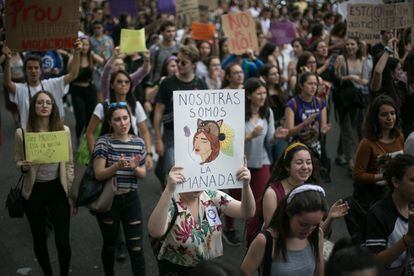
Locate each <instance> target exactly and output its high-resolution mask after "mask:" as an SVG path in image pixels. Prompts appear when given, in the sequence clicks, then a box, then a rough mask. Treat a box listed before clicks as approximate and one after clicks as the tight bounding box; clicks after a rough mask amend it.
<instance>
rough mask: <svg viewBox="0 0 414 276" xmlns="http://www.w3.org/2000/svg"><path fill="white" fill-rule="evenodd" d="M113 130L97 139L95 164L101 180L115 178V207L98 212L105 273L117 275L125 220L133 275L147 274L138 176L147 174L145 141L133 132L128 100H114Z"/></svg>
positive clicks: (109, 111) (111, 108)
mask: <svg viewBox="0 0 414 276" xmlns="http://www.w3.org/2000/svg"><path fill="white" fill-rule="evenodd" d="M105 120H106V121H107V122H108V124H109V126H110V129H111V131H110V132H109V133H108V134H105V135H103V136H101V137H99V139H98V140H97V141H96V144H95V148H94V150H93V154H92V156H93V168H94V173H95V177H96V179H98V180H106V179H109V178H111V177H113V178H115V183H116V192H115V197H114V200H113V203H112V207H111V210H110V211H108V212H105V213H94V214H95V215H96V219H97V221H98V224H99V228H100V230H101V233H102V238H103V248H102V262H103V267H104V271H105V275H114V260H115V245H116V241H117V237H118V232H119V229H120V227H119V225H120V223H122V227H123V229H124V234H125V240H126V245H127V249H128V253H129V256H130V259H131V266H132V272H133V275H145V260H144V254H143V251H142V246H143V244H142V241H143V235H142V212H141V203H140V199H139V195H138V193H137V187H138V178H144V177H145V176H146V168H145V157H146V150H145V143H144V141H143V140H142V139H141V138H139V137H137V136H135V135H134V134H133V132H132V116H131V114H130V112H129V108H128V106H127V104H126V103H112V104H110V106H109V108H108V109H107V111H106V114H105Z"/></svg>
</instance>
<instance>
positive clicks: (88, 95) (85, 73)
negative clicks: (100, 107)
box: [68, 36, 104, 139]
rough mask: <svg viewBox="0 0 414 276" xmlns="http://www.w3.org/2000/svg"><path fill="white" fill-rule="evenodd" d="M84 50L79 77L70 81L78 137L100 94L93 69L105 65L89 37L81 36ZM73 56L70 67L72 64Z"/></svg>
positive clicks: (81, 55)
mask: <svg viewBox="0 0 414 276" xmlns="http://www.w3.org/2000/svg"><path fill="white" fill-rule="evenodd" d="M80 41H81V42H82V51H81V54H80V64H79V74H78V77H77V78H76V79H75V80H73V82H71V83H70V88H69V93H70V95H71V96H72V104H73V113H74V115H75V120H76V138H77V139H79V138H80V136H81V134H82V131H83V129H84V128H85V127H86V126H87V124H88V122H89V120H90V118H91V116H92V113H93V109H94V108H95V105H96V103H97V99H98V94H97V91H96V87H95V84H94V83H93V71H94V70H95V65H103V63H104V59H103V58H102V57H101V56H99V55H97V54H95V53H94V52H93V51H92V50H91V46H90V41H89V38H88V37H86V36H83V37H81V39H80ZM72 60H73V59H72V58H70V59H69V64H68V67H70V66H72Z"/></svg>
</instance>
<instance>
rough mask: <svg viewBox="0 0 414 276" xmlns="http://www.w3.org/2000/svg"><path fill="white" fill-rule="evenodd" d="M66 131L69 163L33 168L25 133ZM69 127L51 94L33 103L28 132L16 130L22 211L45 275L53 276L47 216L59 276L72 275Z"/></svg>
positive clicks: (41, 94)
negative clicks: (27, 152)
mask: <svg viewBox="0 0 414 276" xmlns="http://www.w3.org/2000/svg"><path fill="white" fill-rule="evenodd" d="M26 131H27V132H50V131H65V132H66V133H67V135H68V144H67V147H68V149H69V161H67V162H63V161H62V162H59V163H50V164H34V163H32V162H31V161H29V160H27V159H26V157H25V149H24V147H25V145H24V142H23V141H24V135H25V132H26ZM70 141H71V136H70V130H69V127H67V126H64V125H63V124H62V121H61V119H60V116H59V110H58V107H57V105H56V103H55V99H54V98H53V96H52V94H51V93H49V92H46V91H39V92H38V93H37V94H35V95H34V96H33V97H32V98H31V100H30V107H29V120H28V122H27V126H26V129H25V130H23V131H22V129H21V128H19V129H17V130H16V135H15V161H16V164H17V166H18V167H19V168H20V169H21V170H22V173H23V174H24V182H23V189H22V195H23V197H24V199H23V207H24V211H25V214H26V217H27V219H28V220H29V224H30V230H31V232H32V236H33V247H34V252H35V256H36V258H37V262H38V263H39V265H40V267H41V268H42V270H43V273H44V275H48V276H49V275H52V267H51V264H50V259H49V252H48V248H47V234H46V214H47V211H46V210H48V212H49V213H50V221H51V222H52V224H53V230H54V233H55V243H56V248H57V252H58V256H59V258H58V259H59V268H60V275H69V265H70V258H71V248H70V240H69V232H70V231H69V225H70V216H71V214H72V215H74V214H76V208H75V207H74V206H75V205H74V202H73V201H72V199H71V198H70V197H69V196H70V194H71V189H72V183H73V179H74V173H73V156H72V145H71V142H70Z"/></svg>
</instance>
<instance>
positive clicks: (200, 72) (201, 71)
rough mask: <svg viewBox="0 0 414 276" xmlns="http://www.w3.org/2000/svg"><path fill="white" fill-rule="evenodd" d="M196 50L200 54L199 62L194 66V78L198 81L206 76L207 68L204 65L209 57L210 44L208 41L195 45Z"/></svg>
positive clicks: (210, 51)
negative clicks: (197, 78)
mask: <svg viewBox="0 0 414 276" xmlns="http://www.w3.org/2000/svg"><path fill="white" fill-rule="evenodd" d="M197 48H198V51H199V53H200V60H199V61H197V64H196V72H195V74H196V76H197V77H199V78H200V79H202V78H204V77H205V76H207V74H208V67H207V65H206V61H207V59H208V58H209V57H210V56H211V53H212V50H211V48H212V47H211V44H210V43H209V42H208V41H205V40H204V41H200V42H198V43H197Z"/></svg>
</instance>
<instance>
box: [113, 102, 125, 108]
mask: <svg viewBox="0 0 414 276" xmlns="http://www.w3.org/2000/svg"><path fill="white" fill-rule="evenodd" d="M126 106H127V103H126V102H116V103H110V104H109V107H110V108H118V107H126Z"/></svg>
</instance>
